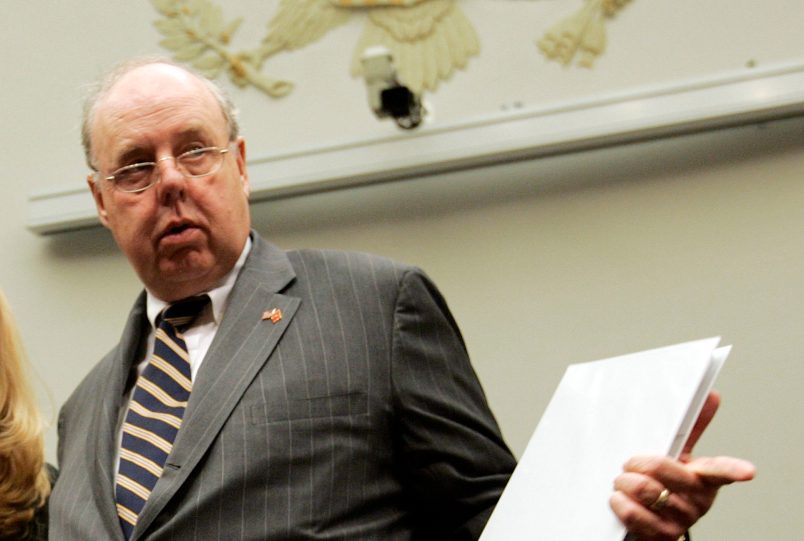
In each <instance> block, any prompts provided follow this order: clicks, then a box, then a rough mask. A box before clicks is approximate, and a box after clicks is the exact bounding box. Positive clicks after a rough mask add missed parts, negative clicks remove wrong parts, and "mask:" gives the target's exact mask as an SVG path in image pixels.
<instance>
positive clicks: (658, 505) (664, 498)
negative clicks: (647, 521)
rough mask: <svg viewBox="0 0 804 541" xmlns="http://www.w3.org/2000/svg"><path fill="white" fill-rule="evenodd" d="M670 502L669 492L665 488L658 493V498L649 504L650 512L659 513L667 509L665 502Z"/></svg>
mask: <svg viewBox="0 0 804 541" xmlns="http://www.w3.org/2000/svg"><path fill="white" fill-rule="evenodd" d="M669 500H670V491H669V490H667V489H666V488H665V489H663V490H662V491H661V492H660V493H659V497H658V498H656V501H655V502H653V503H652V504H650V506H649V507H650V510H651V511H661V510H662V509H664V508H665V507H667V502H668V501H669Z"/></svg>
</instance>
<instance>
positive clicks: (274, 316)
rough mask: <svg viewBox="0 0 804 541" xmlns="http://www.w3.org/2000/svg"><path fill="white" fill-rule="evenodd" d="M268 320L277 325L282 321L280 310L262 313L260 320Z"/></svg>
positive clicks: (274, 309)
mask: <svg viewBox="0 0 804 541" xmlns="http://www.w3.org/2000/svg"><path fill="white" fill-rule="evenodd" d="M266 319H270V320H271V323H279V322H280V321H282V310H280V309H279V308H271V309H270V310H266V311H265V312H263V313H262V320H263V321H265V320H266Z"/></svg>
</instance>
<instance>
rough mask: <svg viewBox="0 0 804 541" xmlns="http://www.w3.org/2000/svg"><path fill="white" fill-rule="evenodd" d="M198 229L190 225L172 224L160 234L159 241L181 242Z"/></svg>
mask: <svg viewBox="0 0 804 541" xmlns="http://www.w3.org/2000/svg"><path fill="white" fill-rule="evenodd" d="M196 229H198V228H197V227H196V226H195V225H193V224H191V223H180V224H174V225H171V226H169V227H167V228H166V229H165V230H164V232H162V235H161V240H162V241H182V240H186V239H188V238H189V237H190V235H191V234H192V232H193V231H195V230H196Z"/></svg>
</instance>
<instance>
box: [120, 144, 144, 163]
mask: <svg viewBox="0 0 804 541" xmlns="http://www.w3.org/2000/svg"><path fill="white" fill-rule="evenodd" d="M152 160H153V151H152V150H149V149H147V148H143V147H138V146H132V147H128V148H126V149H124V150H123V152H121V153H120V154H119V155H118V156H117V158H116V159H115V161H116V163H118V164H120V163H123V164H125V163H134V162H147V161H152Z"/></svg>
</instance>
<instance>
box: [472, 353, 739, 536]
mask: <svg viewBox="0 0 804 541" xmlns="http://www.w3.org/2000/svg"><path fill="white" fill-rule="evenodd" d="M719 341H720V338H708V339H705V340H698V341H694V342H687V343H684V344H678V345H674V346H669V347H664V348H660V349H654V350H650V351H643V352H640V353H633V354H630V355H624V356H620V357H613V358H611V359H605V360H601V361H595V362H589V363H582V364H574V365H570V366H569V367H568V368H567V371H566V372H565V374H564V377H563V378H562V380H561V382H560V383H559V386H558V388H557V389H556V391H555V394H554V395H553V398H552V399H551V400H550V403H549V404H548V406H547V409H546V410H545V412H544V415H543V416H542V419H541V420H540V421H539V424H538V426H537V427H536V430H535V432H534V433H533V436H532V437H531V439H530V442H529V443H528V446H527V448H526V449H525V452H524V454H523V455H522V459H521V460H520V462H519V465H518V466H517V468H516V470H515V471H514V474H513V476H512V477H511V480H510V481H509V483H508V486H507V487H506V488H505V491H504V492H503V494H502V497H501V498H500V501H499V503H498V504H497V507H496V509H495V510H494V513H493V514H492V516H491V519H490V520H489V522H488V524H487V525H486V528H485V530H484V531H483V534H482V536H481V538H480V539H481V541H535V540H546V539H549V540H551V541H552V540H556V541H622V539H623V537H624V536H625V533H626V532H625V528H624V527H623V525H622V524H621V523H620V522H619V520H617V517H616V516H615V515H614V513H613V512H612V511H611V509H610V508H609V503H608V501H609V497H610V496H611V494H612V492H613V482H614V478H615V477H616V476H617V475H619V474H620V473H621V471H622V466H623V464H624V463H625V461H626V460H627V459H628V458H630V457H632V456H634V455H640V454H659V455H670V456H678V454H679V453H680V452H681V450H682V449H683V446H684V442H685V441H686V440H687V437H688V436H689V433H690V430H691V429H692V426H693V424H694V422H695V419H696V418H697V417H698V414H699V413H700V411H701V408H702V407H703V404H704V401H705V399H706V396H707V394H708V393H709V390H710V389H711V387H712V383H713V382H714V380H715V378H716V377H717V374H718V372H719V371H720V368H721V366H722V365H723V363H724V362H725V360H726V357H727V356H728V353H729V350H730V346H729V347H722V348H718V347H717V345H718V343H719Z"/></svg>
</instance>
